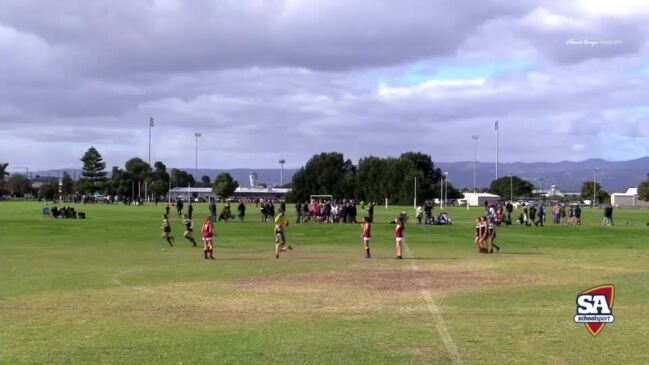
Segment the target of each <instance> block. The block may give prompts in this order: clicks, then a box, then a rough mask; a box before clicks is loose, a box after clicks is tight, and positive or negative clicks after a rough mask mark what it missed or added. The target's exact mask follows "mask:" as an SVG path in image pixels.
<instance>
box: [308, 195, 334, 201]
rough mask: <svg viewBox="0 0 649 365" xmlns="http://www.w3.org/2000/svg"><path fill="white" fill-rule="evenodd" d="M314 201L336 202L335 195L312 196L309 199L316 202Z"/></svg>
mask: <svg viewBox="0 0 649 365" xmlns="http://www.w3.org/2000/svg"><path fill="white" fill-rule="evenodd" d="M314 200H322V201H325V202H333V201H334V196H333V195H311V197H310V198H309V201H311V202H312V201H314Z"/></svg>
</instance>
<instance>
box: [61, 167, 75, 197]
mask: <svg viewBox="0 0 649 365" xmlns="http://www.w3.org/2000/svg"><path fill="white" fill-rule="evenodd" d="M61 183H62V186H61V193H62V194H63V195H70V194H74V180H72V177H71V176H70V174H68V172H67V171H65V172H63V178H62V179H61Z"/></svg>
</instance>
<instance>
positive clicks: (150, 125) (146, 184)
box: [144, 118, 155, 202]
mask: <svg viewBox="0 0 649 365" xmlns="http://www.w3.org/2000/svg"><path fill="white" fill-rule="evenodd" d="M154 125H155V122H154V121H153V118H149V168H151V128H152V127H153V126H154ZM144 195H145V196H146V201H147V202H150V201H151V200H150V199H149V182H148V181H145V182H144Z"/></svg>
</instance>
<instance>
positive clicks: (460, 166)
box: [437, 157, 649, 192]
mask: <svg viewBox="0 0 649 365" xmlns="http://www.w3.org/2000/svg"><path fill="white" fill-rule="evenodd" d="M437 166H438V167H439V168H441V169H443V170H445V171H448V172H449V181H451V182H453V184H454V185H456V186H458V187H467V188H473V161H470V162H451V163H444V162H440V163H438V164H437ZM595 168H597V169H598V171H597V181H598V182H599V183H601V184H602V186H603V187H604V189H605V190H606V191H609V192H616V191H617V192H619V191H626V189H627V188H629V187H631V186H637V185H638V184H639V183H640V182H641V181H644V180H645V179H647V174H649V157H643V158H639V159H635V160H629V161H605V160H601V159H590V160H585V161H581V162H572V161H562V162H531V163H523V162H514V163H500V164H499V165H498V174H499V176H500V177H502V176H509V174H514V175H516V176H519V177H521V178H524V179H527V180H530V181H532V180H535V181H533V183H534V184H535V186H536V187H537V188H540V185H541V181H540V179H541V178H542V179H543V188H544V189H545V188H547V187H549V186H550V185H558V186H559V188H560V189H561V191H564V192H578V191H580V190H581V185H582V183H583V182H584V181H592V180H593V170H594V169H595ZM495 177H496V168H495V163H484V162H478V163H477V164H476V180H477V186H478V187H488V186H489V184H490V183H491V181H492V180H493V179H495Z"/></svg>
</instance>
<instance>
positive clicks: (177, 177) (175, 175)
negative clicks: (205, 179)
mask: <svg viewBox="0 0 649 365" xmlns="http://www.w3.org/2000/svg"><path fill="white" fill-rule="evenodd" d="M189 185H191V186H196V181H195V180H194V176H193V175H192V174H188V173H187V171H183V170H179V169H171V186H172V187H183V188H184V187H187V186H189Z"/></svg>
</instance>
